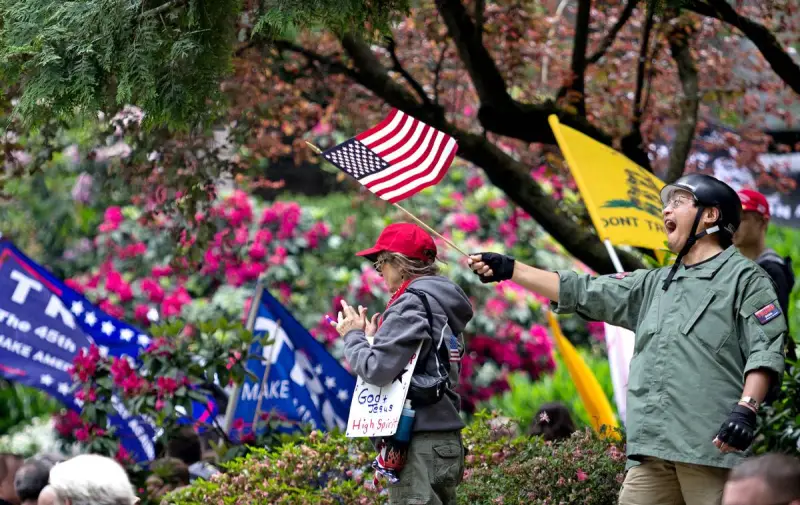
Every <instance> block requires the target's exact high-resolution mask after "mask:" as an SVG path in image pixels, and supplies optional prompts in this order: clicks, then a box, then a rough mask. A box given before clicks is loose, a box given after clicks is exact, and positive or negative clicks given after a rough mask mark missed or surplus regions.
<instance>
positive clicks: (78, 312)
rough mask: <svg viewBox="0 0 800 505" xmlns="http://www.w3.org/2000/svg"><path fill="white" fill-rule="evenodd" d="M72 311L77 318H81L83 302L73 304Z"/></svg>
mask: <svg viewBox="0 0 800 505" xmlns="http://www.w3.org/2000/svg"><path fill="white" fill-rule="evenodd" d="M70 310H71V311H72V313H73V314H75V315H76V316H80V315H81V314H83V304H82V303H81V302H72V308H71V309H70Z"/></svg>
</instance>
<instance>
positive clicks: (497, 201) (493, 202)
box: [488, 198, 508, 210]
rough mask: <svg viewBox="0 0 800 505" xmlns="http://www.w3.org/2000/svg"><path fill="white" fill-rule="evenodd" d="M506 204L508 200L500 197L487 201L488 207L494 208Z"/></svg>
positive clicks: (499, 207)
mask: <svg viewBox="0 0 800 505" xmlns="http://www.w3.org/2000/svg"><path fill="white" fill-rule="evenodd" d="M506 205H508V202H506V201H505V200H503V199H502V198H495V199H493V200H490V201H489V203H488V206H489V208H490V209H495V210H499V209H504V208H505V207H506Z"/></svg>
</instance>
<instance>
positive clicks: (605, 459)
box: [162, 412, 625, 505]
mask: <svg viewBox="0 0 800 505" xmlns="http://www.w3.org/2000/svg"><path fill="white" fill-rule="evenodd" d="M512 431H513V430H511V429H507V427H506V426H504V425H503V424H502V423H501V422H500V419H499V418H497V416H496V415H494V416H490V415H487V414H486V413H485V412H481V413H479V414H477V415H476V420H475V422H473V423H472V424H471V425H470V426H468V427H467V428H466V429H465V430H464V433H463V434H464V443H465V445H466V447H467V448H468V449H469V453H468V455H467V464H466V469H465V472H464V481H463V483H462V484H461V486H460V487H459V501H460V502H462V503H469V504H484V503H486V504H495V503H503V504H513V503H526V504H531V505H534V504H544V503H550V504H555V503H588V504H592V503H596V504H605V503H614V502H615V501H616V496H617V493H618V492H619V487H620V483H621V482H622V476H623V471H624V467H625V449H624V446H622V445H620V444H612V443H609V442H607V441H604V440H602V439H601V438H600V437H598V436H596V435H594V434H593V433H592V432H591V431H588V430H587V431H582V432H577V433H575V434H574V436H573V437H572V438H570V439H568V440H565V441H562V442H559V443H555V444H551V443H545V442H543V441H541V440H540V439H537V438H533V439H532V438H528V437H512V436H510V435H509V434H510V433H511V432H512ZM373 458H374V452H373V450H372V447H371V445H370V444H369V442H368V441H366V440H365V439H355V440H353V439H347V438H345V437H344V435H343V434H341V433H327V434H321V433H318V432H315V433H312V434H311V435H309V436H308V437H304V438H294V439H292V440H290V441H288V442H285V443H284V444H282V445H280V446H279V447H276V448H274V449H272V450H267V449H257V450H255V451H254V452H253V453H251V454H250V455H248V456H246V457H244V458H237V459H235V460H233V461H232V462H230V463H228V464H226V465H225V473H224V474H222V475H219V476H217V477H215V478H214V479H213V480H211V481H208V482H203V481H200V482H196V483H195V484H193V485H192V486H189V487H187V488H184V489H181V490H177V491H175V492H173V493H172V494H170V495H168V496H167V497H166V498H165V499H164V501H162V503H165V504H175V505H206V504H217V503H220V504H225V505H244V504H252V503H271V504H292V505H302V504H311V503H314V504H325V505H327V504H337V505H338V504H361V503H364V504H366V503H370V504H373V503H377V504H382V503H386V502H387V496H386V494H385V493H379V492H378V491H375V490H374V489H372V488H371V482H372V476H373V473H372V470H371V468H370V465H371V462H372V459H373Z"/></svg>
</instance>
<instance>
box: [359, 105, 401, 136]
mask: <svg viewBox="0 0 800 505" xmlns="http://www.w3.org/2000/svg"><path fill="white" fill-rule="evenodd" d="M397 113H398V110H397V109H394V108H393V109H392V111H391V112H389V115H388V116H386V119H384V120H383V121H381V122H380V123H378V124H377V125H376V126H374V127H372V128H370V129H369V130H367V131H363V132H361V133H359V134H358V135H356V136H355V138H356V140H358V141H359V142H360V141H361V140H363V139H365V138H367V137H369V136H370V135H372V134H373V133H376V132H378V131H380V129H381V128H386V126H387V125H388V124H389V123H391V122H392V119H394V116H395V115H397Z"/></svg>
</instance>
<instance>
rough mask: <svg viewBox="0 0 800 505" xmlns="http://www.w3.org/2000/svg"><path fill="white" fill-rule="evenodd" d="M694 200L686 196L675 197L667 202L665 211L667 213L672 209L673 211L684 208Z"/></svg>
mask: <svg viewBox="0 0 800 505" xmlns="http://www.w3.org/2000/svg"><path fill="white" fill-rule="evenodd" d="M691 201H692V199H691V198H689V197H688V196H686V195H675V196H673V197H671V198H670V199H669V200H667V202H666V203H665V204H664V210H665V211H666V210H667V209H669V208H670V207H672V208H673V209H677V208H678V207H682V206H683V205H684V204H686V203H689V202H691Z"/></svg>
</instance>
